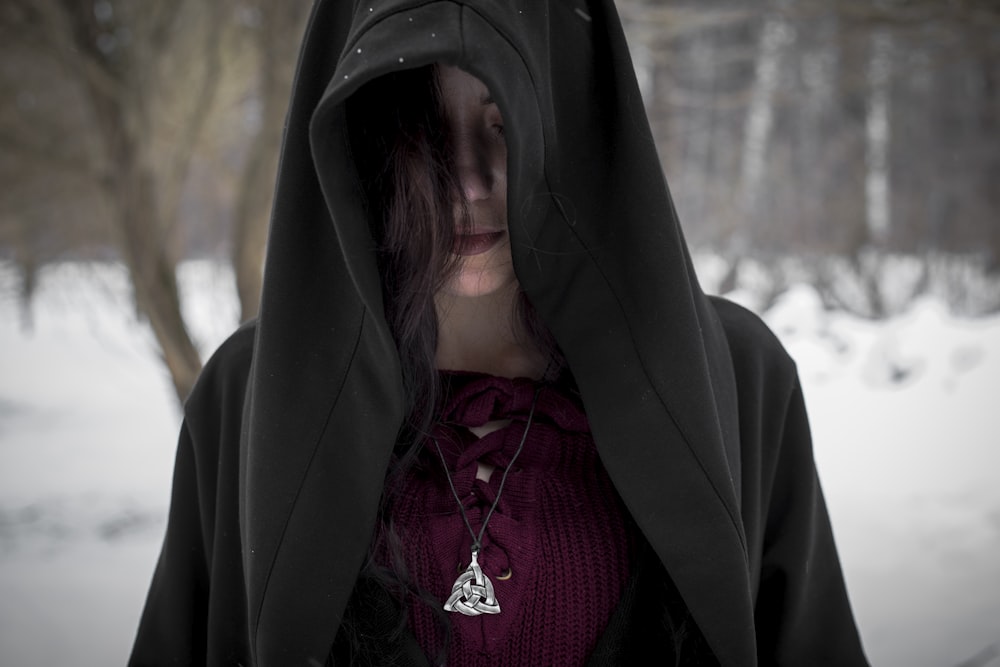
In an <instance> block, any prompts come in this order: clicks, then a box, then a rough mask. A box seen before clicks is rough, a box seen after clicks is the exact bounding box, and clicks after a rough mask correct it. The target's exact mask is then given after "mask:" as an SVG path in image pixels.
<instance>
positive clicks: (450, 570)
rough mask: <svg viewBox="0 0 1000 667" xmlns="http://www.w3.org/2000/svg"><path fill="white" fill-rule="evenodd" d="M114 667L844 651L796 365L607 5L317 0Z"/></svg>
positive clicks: (846, 623) (805, 657) (782, 659)
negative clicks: (758, 309) (684, 190)
mask: <svg viewBox="0 0 1000 667" xmlns="http://www.w3.org/2000/svg"><path fill="white" fill-rule="evenodd" d="M265 275H266V278H265V287H264V294H263V300H262V306H261V312H260V317H259V318H258V320H257V321H256V322H255V323H253V324H250V325H247V326H246V327H244V328H243V329H241V330H240V331H239V332H237V333H236V334H235V335H234V336H233V337H232V338H231V339H230V340H229V341H227V343H226V344H224V345H223V347H222V348H221V349H220V351H219V352H218V353H217V354H216V355H215V356H214V357H213V359H212V360H211V361H210V362H209V363H208V364H207V365H206V368H205V371H204V373H203V375H202V378H201V379H200V380H199V382H198V384H197V386H196V388H195V390H194V391H193V393H192V395H191V397H190V398H189V400H188V402H187V404H186V408H185V420H184V425H183V427H182V432H181V437H180V444H179V448H178V456H177V464H176V471H175V480H174V497H173V501H172V505H171V510H170V518H169V523H168V528H167V535H166V539H165V543H164V547H163V552H162V554H161V558H160V562H159V564H158V566H157V571H156V574H155V575H154V579H153V583H152V586H151V590H150V594H149V598H148V600H147V604H146V610H145V612H144V614H143V618H142V622H141V624H140V628H139V633H138V637H137V640H136V644H135V648H134V650H133V655H132V663H133V664H136V665H145V664H190V663H195V664H203V663H207V664H213V665H215V664H243V665H247V664H254V665H300V664H302V665H310V664H312V665H323V664H330V663H332V664H338V665H339V664H379V665H382V664H414V665H421V664H439V663H442V662H447V664H455V665H464V664H491V665H493V664H595V665H598V664H642V663H645V662H648V656H649V655H655V656H658V657H659V658H660V659H661V660H658V661H662V662H664V663H666V664H671V663H674V664H699V665H712V664H719V665H733V666H736V665H740V666H743V665H754V664H782V665H864V664H867V663H866V661H865V658H864V655H863V652H862V650H861V647H860V643H859V641H858V637H857V631H856V628H855V625H854V621H853V618H852V615H851V611H850V607H849V605H848V602H847V597H846V593H845V591H844V586H843V581H842V577H841V573H840V567H839V564H838V560H837V555H836V549H835V547H834V543H833V538H832V535H831V532H830V527H829V521H828V519H827V516H826V510H825V507H824V505H823V499H822V495H821V492H820V490H819V485H818V481H817V479H816V473H815V467H814V464H813V460H812V452H811V446H810V439H809V429H808V424H807V421H806V417H805V410H804V405H803V401H802V395H801V391H800V389H799V384H798V380H797V377H796V373H795V368H794V365H793V363H792V362H791V361H790V360H789V359H788V357H787V355H785V353H784V352H783V350H782V349H781V348H780V346H779V344H778V343H777V342H776V341H775V339H774V338H773V336H772V335H771V334H770V333H769V332H768V331H767V329H766V328H765V327H764V326H763V325H762V324H761V323H760V322H759V320H757V319H756V318H755V317H754V316H752V315H751V314H749V313H747V312H745V311H743V310H741V309H739V308H738V307H736V306H734V305H732V304H729V303H726V302H724V301H721V300H717V299H710V298H708V297H706V296H705V295H704V294H703V293H702V292H701V290H700V288H699V287H698V284H697V281H696V279H695V276H694V272H693V270H692V268H691V263H690V259H689V257H688V254H687V250H686V247H685V244H684V241H683V238H682V236H681V233H680V228H679V226H678V223H677V220H676V214H675V213H674V210H673V206H672V204H671V201H670V198H669V194H668V192H667V188H666V185H665V183H664V181H663V177H662V172H661V169H660V164H659V160H658V158H657V155H656V151H655V148H654V145H653V141H652V138H651V136H650V133H649V129H648V124H647V121H646V117H645V114H644V111H643V107H642V102H641V98H640V96H639V92H638V88H637V86H636V82H635V76H634V73H633V71H632V67H631V63H630V60H629V56H628V51H627V47H626V44H625V40H624V37H623V35H622V32H621V28H620V25H619V22H618V19H617V16H616V14H615V11H614V6H613V3H612V2H611V0H590V1H589V2H584V1H583V0H579V1H578V0H547V1H542V0H532V1H531V2H527V1H523V2H522V1H518V0H508V1H501V0H476V1H473V0H466V1H462V2H455V1H452V0H447V1H431V2H428V1H426V0H420V1H417V0H382V1H379V2H376V1H372V2H369V3H363V4H359V3H356V2H347V1H346V0H320V1H319V2H317V4H316V6H315V8H314V11H313V16H312V18H311V21H310V27H309V29H308V32H307V35H306V40H305V44H304V47H303V50H302V55H301V59H300V63H299V70H298V75H297V79H296V84H295V91H294V94H293V100H292V106H291V109H290V112H289V117H288V124H287V128H286V134H285V145H284V148H283V155H282V162H281V168H280V173H279V179H278V190H277V196H276V203H275V209H274V212H273V217H272V226H271V236H270V240H269V246H268V255H267V264H266V272H265Z"/></svg>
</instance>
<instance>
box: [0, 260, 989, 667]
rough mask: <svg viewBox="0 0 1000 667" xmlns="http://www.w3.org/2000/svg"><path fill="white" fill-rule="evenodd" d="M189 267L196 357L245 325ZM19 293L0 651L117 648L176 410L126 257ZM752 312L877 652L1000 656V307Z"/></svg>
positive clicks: (93, 653)
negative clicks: (786, 358)
mask: <svg viewBox="0 0 1000 667" xmlns="http://www.w3.org/2000/svg"><path fill="white" fill-rule="evenodd" d="M183 268H184V270H183V273H182V287H183V291H184V294H185V303H186V306H187V308H186V314H187V315H188V318H189V321H191V322H192V324H193V333H194V335H195V337H196V338H197V340H198V344H199V347H200V349H201V350H202V351H203V352H204V353H205V354H207V353H208V352H210V351H211V350H212V349H214V347H215V346H216V345H218V343H219V342H221V340H222V339H223V338H224V337H225V336H226V335H227V334H228V332H229V331H231V330H232V329H233V328H235V325H236V318H237V308H236V304H235V298H234V296H233V289H232V287H231V278H230V276H229V274H228V272H227V271H226V270H225V269H222V268H219V267H218V266H217V265H214V264H212V263H209V262H192V263H189V264H187V265H185V266H184V267H183ZM19 288H20V287H19V282H18V277H17V275H16V273H15V272H14V269H13V268H12V267H11V266H10V265H8V264H2V263H0V349H2V353H0V665H14V666H18V667H32V666H36V665H37V666H41V665H53V664H70V663H72V664H77V665H81V666H82V667H88V666H91V665H93V666H98V665H109V664H122V663H124V662H125V660H126V657H127V655H128V651H129V647H130V644H131V641H132V637H133V635H134V632H135V628H136V624H137V621H138V616H139V613H140V611H141V608H142V603H143V599H144V597H145V593H146V587H147V586H148V583H149V577H150V575H151V573H152V569H153V566H154V563H155V560H156V557H157V553H158V550H159V545H160V541H161V539H162V532H163V528H164V516H165V513H166V509H167V504H168V501H169V492H170V477H171V472H172V466H173V454H174V446H175V437H176V433H177V428H178V425H179V412H178V410H177V407H176V405H175V401H174V399H173V393H172V388H171V385H170V382H169V378H168V377H167V376H166V373H165V371H164V370H163V367H162V364H161V363H160V362H159V359H158V357H157V352H156V347H155V344H154V342H153V340H152V336H151V334H150V332H149V329H148V327H147V326H146V325H144V324H143V323H141V322H138V321H137V320H136V318H135V316H134V314H133V313H132V311H131V309H130V306H129V293H128V286H127V282H126V276H125V271H124V269H123V268H122V267H120V266H116V265H92V264H71V263H67V264H60V265H54V266H49V267H46V268H45V269H43V270H42V273H41V275H40V277H39V281H38V288H37V292H36V295H35V299H34V302H33V305H32V307H31V309H30V314H31V317H30V318H28V317H26V315H25V313H24V311H22V308H21V305H20V303H19V301H18V299H17V292H18V290H19ZM730 297H732V298H734V299H735V300H737V301H741V302H743V303H745V304H747V305H749V306H753V305H754V304H755V299H754V296H753V295H752V294H749V293H740V292H737V293H733V294H731V295H730ZM764 317H765V320H766V321H767V322H768V324H769V325H770V326H771V327H772V328H773V329H774V330H775V332H776V333H777V334H778V336H779V337H780V338H781V339H782V341H783V342H784V343H785V345H786V347H787V348H788V350H789V351H790V352H791V354H792V356H793V357H795V359H796V361H797V363H798V365H799V371H800V374H801V377H802V381H803V385H804V388H805V392H806V399H807V402H808V406H809V411H810V417H811V421H812V424H813V433H814V441H815V455H816V461H817V465H818V467H819V471H820V477H821V480H822V483H823V485H824V489H825V492H826V496H827V503H828V505H829V509H830V514H831V517H832V520H833V523H834V530H835V532H836V535H837V539H838V544H839V548H840V555H841V559H842V562H843V565H844V570H845V576H846V579H847V583H848V588H849V590H850V592H851V597H852V601H853V604H854V608H855V613H856V615H857V620H858V623H859V625H860V627H861V632H862V636H863V638H864V641H865V645H866V648H867V651H868V654H869V657H870V659H871V661H872V663H873V664H875V665H885V666H890V667H891V666H894V665H899V666H906V667H924V666H926V667H931V666H937V667H940V666H949V665H952V666H954V665H959V664H960V663H962V662H963V661H966V660H970V663H969V664H976V665H992V666H993V667H998V666H1000V659H998V655H1000V484H998V483H997V473H998V470H1000V450H998V447H997V445H1000V438H998V436H997V435H996V434H997V433H1000V407H998V403H997V398H996V397H997V396H998V395H1000V392H998V389H1000V317H998V316H993V317H989V318H981V319H976V320H967V319H961V318H957V317H955V316H952V315H950V314H949V312H948V309H947V307H946V305H945V304H944V303H942V302H941V301H939V300H937V299H935V298H925V299H921V300H918V301H916V302H915V303H913V304H912V305H911V307H910V308H909V309H908V310H907V311H906V312H905V313H904V314H903V315H901V316H898V317H895V318H893V319H891V320H888V321H883V322H874V321H867V320H862V319H859V318H856V317H852V316H850V315H846V314H844V313H839V312H830V311H827V310H824V309H823V307H822V304H821V302H820V300H819V298H818V297H817V295H816V294H815V292H814V291H813V290H812V289H811V288H809V287H806V286H797V287H794V288H793V289H791V290H789V291H788V292H786V293H785V294H783V295H782V296H781V297H780V298H779V299H778V300H777V302H776V304H775V305H774V307H773V308H771V309H770V310H769V311H768V312H767V313H766V314H765V316H764ZM29 320H30V322H31V326H30V327H28V325H27V323H28V321H29ZM976 656H978V658H976V659H975V660H972V659H973V658H975V657H976Z"/></svg>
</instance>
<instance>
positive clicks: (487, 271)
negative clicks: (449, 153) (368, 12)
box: [437, 65, 517, 297]
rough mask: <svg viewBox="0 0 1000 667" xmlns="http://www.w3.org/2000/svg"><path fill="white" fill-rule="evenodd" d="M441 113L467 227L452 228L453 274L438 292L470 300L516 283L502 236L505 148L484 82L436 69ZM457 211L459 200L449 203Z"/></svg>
mask: <svg viewBox="0 0 1000 667" xmlns="http://www.w3.org/2000/svg"><path fill="white" fill-rule="evenodd" d="M437 72H438V85H439V87H440V89H441V97H442V104H443V106H444V115H445V118H446V121H447V123H448V133H449V137H450V140H451V144H452V147H453V149H454V157H455V167H456V169H457V171H458V179H459V183H460V185H461V188H462V194H463V196H464V197H465V205H466V207H467V209H468V215H469V222H470V226H469V228H468V229H456V230H455V231H456V237H455V245H454V248H453V253H454V254H455V256H456V257H455V259H456V271H455V272H454V274H453V275H452V276H451V277H450V279H449V280H448V282H447V283H445V285H444V286H443V287H442V291H443V292H446V293H448V294H450V295H452V296H458V297H476V296H485V295H489V294H493V293H496V292H498V291H500V290H502V289H504V288H505V287H511V286H513V285H516V284H517V277H516V276H515V275H514V266H513V263H512V261H511V256H510V238H509V236H508V234H507V144H506V143H505V140H504V130H503V118H502V117H501V116H500V109H499V108H497V105H496V103H495V102H494V101H493V99H492V98H491V97H490V91H489V89H487V88H486V84H484V83H483V82H482V81H480V80H479V79H477V78H476V77H474V76H473V75H471V74H468V73H467V72H464V71H463V70H460V69H458V68H457V67H451V66H448V65H439V66H438V68H437ZM455 206H456V210H459V211H460V210H461V207H462V202H456V203H455Z"/></svg>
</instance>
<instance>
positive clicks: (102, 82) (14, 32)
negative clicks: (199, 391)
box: [0, 0, 226, 399]
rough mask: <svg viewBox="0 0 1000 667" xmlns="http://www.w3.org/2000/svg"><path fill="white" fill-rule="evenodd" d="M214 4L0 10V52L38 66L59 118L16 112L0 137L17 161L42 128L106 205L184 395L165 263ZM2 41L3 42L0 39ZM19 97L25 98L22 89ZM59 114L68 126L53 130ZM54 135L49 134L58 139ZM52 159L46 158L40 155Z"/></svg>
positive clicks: (212, 37) (20, 3) (59, 3)
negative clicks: (63, 145) (56, 97)
mask: <svg viewBox="0 0 1000 667" xmlns="http://www.w3.org/2000/svg"><path fill="white" fill-rule="evenodd" d="M225 7H226V5H225V3H223V2H211V3H200V2H195V1H193V0H188V1H184V0H145V1H143V2H138V1H137V0H118V1H116V2H111V1H110V0H98V1H97V2H94V3H90V2H87V3H80V2H74V1H73V0H30V1H29V0H8V1H7V2H6V3H4V7H3V9H2V10H0V26H2V27H0V29H2V35H3V38H4V39H5V40H9V42H8V47H7V48H18V49H20V53H21V54H25V55H26V56H27V57H25V58H23V59H22V60H21V61H20V62H22V63H28V62H32V57H33V56H34V58H35V60H34V62H35V64H36V65H38V66H43V65H39V63H42V64H44V66H47V69H46V73H47V74H48V75H49V77H50V78H48V79H43V81H45V86H46V87H58V86H62V87H63V88H62V89H63V90H64V91H67V93H66V94H67V96H68V97H69V98H70V99H69V100H67V103H68V104H76V105H78V106H79V109H77V110H75V111H74V112H73V113H67V112H66V111H65V110H64V109H61V108H59V107H56V108H49V109H47V110H44V111H48V112H49V113H50V115H48V116H47V117H46V115H45V114H44V113H42V111H43V110H39V112H38V113H22V114H20V116H19V118H18V119H17V120H18V122H17V123H15V124H14V125H9V124H5V126H4V128H3V130H0V132H2V133H3V138H2V139H0V141H2V143H4V144H7V145H8V146H17V147H18V148H19V151H18V155H19V158H18V159H19V160H26V159H31V158H30V156H32V155H34V156H35V157H39V156H41V157H44V156H45V155H46V154H47V153H51V151H50V150H49V149H50V146H49V145H48V144H49V143H50V142H49V141H48V140H47V137H48V136H49V130H50V129H51V128H58V134H61V135H63V136H65V137H67V140H68V143H69V144H70V145H71V146H73V147H74V148H71V149H65V150H62V153H63V155H61V157H62V158H64V162H65V161H69V160H71V159H72V160H74V161H75V162H76V164H75V165H74V166H75V167H77V168H78V170H77V173H82V174H85V175H86V176H87V177H88V178H89V179H90V182H91V183H92V185H93V186H94V187H95V189H97V190H98V191H99V192H100V193H101V194H102V195H103V198H104V200H105V201H106V202H107V208H108V211H109V213H110V215H109V219H110V221H111V225H110V226H111V229H112V232H113V238H114V241H115V245H116V246H117V249H118V251H119V252H120V255H121V257H122V258H123V260H124V261H125V263H126V265H127V267H128V270H129V273H130V276H131V280H132V286H133V290H134V299H135V306H136V309H137V311H138V312H139V313H141V314H142V315H143V316H145V317H146V318H147V319H148V321H149V323H150V326H151V328H152V330H153V332H154V334H155V336H156V340H157V342H158V343H159V346H160V350H161V353H162V356H163V360H164V362H165V364H166V366H167V368H168V369H169V371H170V375H171V378H172V379H173V384H174V388H175V390H176V392H177V395H178V397H179V398H181V399H183V398H184V397H185V396H186V395H187V393H188V391H189V390H190V388H191V386H192V384H193V383H194V380H195V378H196V376H197V374H198V372H199V370H200V368H201V361H200V358H199V355H198V352H197V350H196V348H195V346H194V344H193V343H192V340H191V337H190V336H189V334H188V332H187V329H186V327H185V324H184V319H183V317H182V314H181V305H180V298H179V295H178V289H177V283H176V278H175V269H176V265H177V261H178V254H179V253H178V245H179V241H178V238H177V235H176V229H177V221H178V209H179V202H180V193H181V190H182V187H183V185H184V182H185V179H186V176H187V172H188V168H189V165H190V163H191V158H192V155H193V153H194V150H195V148H196V146H197V145H198V141H199V139H200V138H201V136H202V131H203V129H204V127H205V123H206V120H207V119H208V118H209V115H210V114H209V112H210V110H211V108H212V104H213V100H214V96H215V93H216V91H217V90H218V88H219V77H220V63H221V55H220V48H221V47H220V44H221V41H222V40H221V39H220V33H221V30H222V26H223V18H224V11H225ZM11 43H13V46H11ZM29 94H30V93H29ZM67 121H69V122H70V125H69V126H66V125H64V123H66V122H67ZM57 136H58V135H57ZM50 162H51V160H50Z"/></svg>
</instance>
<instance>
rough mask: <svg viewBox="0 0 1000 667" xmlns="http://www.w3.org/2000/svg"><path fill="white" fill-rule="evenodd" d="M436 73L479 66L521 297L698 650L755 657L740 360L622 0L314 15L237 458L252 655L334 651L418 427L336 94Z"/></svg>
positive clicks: (333, 10)
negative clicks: (693, 235) (630, 44)
mask: <svg viewBox="0 0 1000 667" xmlns="http://www.w3.org/2000/svg"><path fill="white" fill-rule="evenodd" d="M434 62H445V63H449V64H454V65H457V66H459V67H461V68H463V69H465V70H467V71H469V72H471V73H472V74H475V75H476V76H478V77H479V78H480V79H482V80H483V81H484V82H485V83H486V84H487V85H488V87H489V89H490V91H491V92H492V94H493V97H494V99H495V100H496V101H497V103H498V105H499V106H500V109H501V111H502V114H503V117H504V121H505V128H506V133H507V134H506V136H507V145H508V165H509V166H508V172H509V173H508V207H507V208H508V211H509V231H510V238H511V246H512V253H513V258H514V264H515V269H516V272H517V275H518V278H519V280H520V282H521V285H522V287H523V289H524V290H525V291H526V293H527V294H528V296H529V298H530V300H531V302H532V303H533V304H534V306H535V308H536V309H537V311H538V313H539V314H540V316H541V318H542V319H543V321H544V322H545V323H546V325H547V326H548V327H549V328H550V329H551V331H552V333H553V335H554V336H555V339H556V341H557V342H558V344H559V346H560V347H561V349H562V351H563V352H564V354H565V356H566V359H567V362H568V364H569V366H570V369H571V370H572V373H573V376H574V377H575V379H576V381H577V384H578V386H579V388H580V391H581V394H582V396H583V401H584V404H585V407H586V411H587V415H588V418H589V420H590V423H591V425H592V429H593V435H594V438H595V441H596V443H597V447H598V451H599V452H600V455H601V459H602V461H603V462H604V464H605V466H606V468H607V470H608V472H609V474H610V476H611V479H612V480H613V481H614V483H615V485H616V487H617V489H618V491H619V493H620V494H621V497H622V499H623V500H624V502H625V505H626V506H627V508H628V510H629V512H630V513H631V515H632V517H633V518H634V519H635V522H636V524H637V525H638V527H639V528H640V529H641V531H642V533H643V534H644V536H645V538H646V539H647V540H648V542H649V543H650V544H651V545H652V547H653V549H654V550H655V552H656V554H657V555H658V556H659V558H660V560H661V561H662V562H663V564H664V565H665V567H666V568H667V570H668V571H669V573H670V575H671V576H672V577H673V579H674V581H675V582H676V585H677V587H678V589H679V591H680V593H681V595H682V596H683V598H684V600H685V602H686V603H687V605H688V607H689V608H690V610H691V612H692V614H693V616H694V618H695V620H696V621H697V623H698V625H699V627H700V628H701V630H702V632H703V634H704V635H705V638H706V639H707V641H708V642H709V644H710V645H711V647H712V649H713V651H714V652H715V653H716V655H717V656H718V658H719V660H720V662H721V663H722V664H724V665H735V664H751V663H752V662H753V660H754V659H755V657H754V656H755V646H754V629H753V607H752V592H751V591H752V582H751V575H750V574H749V571H748V570H749V567H748V560H747V547H746V538H745V535H744V532H743V528H742V522H741V520H740V500H739V498H740V489H739V479H740V471H739V469H738V466H739V454H738V452H739V442H738V437H739V436H738V431H737V424H736V414H737V411H736V406H735V400H736V399H735V386H734V379H733V370H732V368H731V366H730V363H729V354H728V350H727V348H726V340H725V336H724V334H723V331H722V329H721V325H720V324H719V322H718V319H717V317H716V314H715V311H714V309H713V308H712V307H711V305H710V304H709V302H708V300H707V298H706V297H705V296H704V295H703V294H702V292H701V289H700V287H699V286H698V283H697V280H696V278H695V275H694V271H693V269H692V266H691V261H690V258H689V256H688V252H687V248H686V246H685V243H684V239H683V236H682V234H681V230H680V227H679V225H678V221H677V215H676V213H675V211H674V207H673V204H672V202H671V199H670V195H669V193H668V190H667V186H666V183H665V181H664V177H663V172H662V170H661V166H660V161H659V159H658V156H657V153H656V150H655V146H654V142H653V139H652V135H651V133H650V130H649V125H648V122H647V119H646V114H645V110H644V108H643V103H642V99H641V96H640V93H639V88H638V85H637V83H636V78H635V74H634V72H633V68H632V63H631V59H630V57H629V52H628V48H627V44H626V42H625V37H624V35H623V33H622V29H621V25H620V22H619V19H618V16H617V13H616V11H615V7H614V4H613V2H612V1H611V0H469V1H427V0H369V1H367V2H359V1H357V0H351V1H348V0H321V1H319V2H317V3H316V5H315V7H314V10H313V14H312V18H311V21H310V24H309V28H308V31H307V34H306V39H305V43H304V46H303V50H302V53H301V58H300V62H299V69H298V75H297V78H296V82H295V89H294V93H293V99H292V105H291V108H290V111H289V115H288V121H287V127H286V132H285V141H284V147H283V151H282V159H281V165H280V171H279V177H278V190H277V196H276V202H275V208H274V214H273V219H272V226H271V233H270V238H269V244H268V253H267V263H266V267H265V281H264V294H263V300H262V305H261V311H260V317H259V322H258V328H257V338H256V342H255V352H254V365H253V369H252V374H251V381H250V387H249V390H248V399H247V400H248V401H249V402H248V407H249V409H248V410H246V412H245V421H244V428H243V435H242V445H241V465H242V467H241V498H242V501H241V507H240V516H241V530H242V539H243V544H244V553H245V554H246V555H245V568H246V577H247V589H248V596H249V605H250V606H249V616H250V624H251V625H250V631H251V636H252V637H253V647H252V650H253V652H254V653H255V655H256V658H257V660H258V661H259V662H260V664H311V663H310V660H319V661H320V663H322V661H323V660H325V656H326V655H328V653H329V650H330V645H331V643H332V642H333V637H334V634H335V632H336V629H337V623H338V622H339V619H340V618H341V616H342V614H343V611H344V608H345V605H346V603H347V600H348V597H349V596H350V593H351V591H352V588H353V586H354V582H355V578H356V576H357V574H358V571H359V568H360V567H361V565H362V563H363V560H364V557H365V553H366V548H367V545H368V543H369V540H370V537H371V534H372V529H373V526H374V523H375V520H376V511H377V508H378V503H379V497H380V492H381V487H382V481H383V476H384V474H385V470H386V465H387V463H388V461H389V457H390V453H391V451H392V447H393V444H394V440H395V437H396V434H397V431H398V429H399V427H400V425H401V423H402V421H403V419H404V416H405V415H404V411H405V409H406V406H405V405H404V401H403V390H402V381H401V373H400V366H399V360H398V356H397V352H396V348H395V345H394V343H393V339H392V337H391V335H390V333H389V328H388V325H387V324H386V321H385V317H384V313H383V307H382V297H381V290H380V284H379V279H378V271H377V268H376V263H375V252H374V250H375V246H374V242H373V240H372V237H371V233H370V231H369V223H368V220H367V217H366V213H365V208H364V206H363V198H362V194H361V190H360V187H359V184H358V180H357V178H356V174H355V169H354V162H353V159H352V156H351V152H350V151H351V149H350V147H351V142H350V141H349V140H348V137H347V136H346V133H345V120H344V119H345V111H344V101H345V100H346V99H347V98H348V97H350V96H351V94H352V93H353V92H354V91H356V90H357V89H358V88H359V86H361V85H363V84H364V83H365V82H367V81H370V80H372V79H373V78H375V77H378V76H380V75H383V74H385V73H387V72H390V71H393V70H398V69H403V68H411V67H418V66H421V65H426V64H429V63H434ZM713 591H715V592H716V593H713ZM718 591H726V594H725V595H721V594H718V593H717V592H718ZM331 619H332V620H331Z"/></svg>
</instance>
